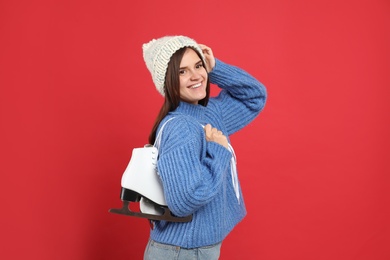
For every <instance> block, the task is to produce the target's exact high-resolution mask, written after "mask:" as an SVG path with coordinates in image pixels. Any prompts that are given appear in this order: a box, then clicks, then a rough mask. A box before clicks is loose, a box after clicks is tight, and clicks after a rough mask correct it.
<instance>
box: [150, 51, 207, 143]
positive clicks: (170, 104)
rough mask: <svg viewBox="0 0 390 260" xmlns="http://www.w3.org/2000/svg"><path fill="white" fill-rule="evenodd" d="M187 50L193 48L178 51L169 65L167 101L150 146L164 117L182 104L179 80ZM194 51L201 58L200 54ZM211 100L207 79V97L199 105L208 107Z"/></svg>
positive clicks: (159, 116) (165, 91) (156, 123)
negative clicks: (181, 64) (181, 63)
mask: <svg viewBox="0 0 390 260" xmlns="http://www.w3.org/2000/svg"><path fill="white" fill-rule="evenodd" d="M187 48H191V47H185V48H181V49H179V50H177V51H176V52H175V53H174V54H173V55H172V57H171V59H170V61H169V63H168V68H167V72H166V75H165V84H164V93H165V99H164V104H163V105H162V107H161V109H160V112H159V113H158V115H157V118H156V120H155V122H154V125H153V127H152V131H151V132H150V135H149V144H153V143H154V141H155V139H156V132H157V128H158V126H159V125H160V123H161V121H162V120H163V119H164V117H165V116H166V115H167V114H168V113H169V112H171V111H174V110H175V109H176V108H177V107H178V106H179V103H180V79H179V69H180V62H181V60H182V58H183V56H184V53H185V51H186V49H187ZM191 49H193V50H194V51H195V52H196V53H197V54H198V56H199V58H201V56H200V54H199V53H198V52H197V51H196V50H195V49H194V48H191ZM201 60H202V64H203V67H204V68H206V64H204V61H203V59H202V58H201ZM209 98H210V80H209V78H208V77H207V85H206V97H205V98H204V99H202V100H199V102H198V104H199V105H202V106H207V103H208V102H209Z"/></svg>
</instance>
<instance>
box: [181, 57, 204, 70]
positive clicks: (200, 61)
mask: <svg viewBox="0 0 390 260" xmlns="http://www.w3.org/2000/svg"><path fill="white" fill-rule="evenodd" d="M199 63H202V60H201V59H199V61H198V62H196V63H195V66H196V65H198V64H199ZM187 67H188V66H185V67H180V68H179V69H185V68H187Z"/></svg>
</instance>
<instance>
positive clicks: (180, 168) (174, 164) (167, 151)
mask: <svg viewBox="0 0 390 260" xmlns="http://www.w3.org/2000/svg"><path fill="white" fill-rule="evenodd" d="M209 77H210V82H211V83H213V84H215V85H217V86H218V87H220V88H221V91H220V93H219V95H218V96H217V97H213V98H210V100H209V103H208V105H207V107H204V106H201V105H192V104H189V103H185V102H181V103H180V105H179V106H178V107H177V109H176V110H175V111H173V112H170V113H169V114H168V115H167V116H166V117H165V118H164V120H163V121H162V122H161V124H160V127H161V125H162V124H163V123H164V122H165V121H166V120H168V119H169V118H172V117H175V119H174V120H172V121H170V122H169V123H168V124H166V126H165V128H164V130H163V133H162V139H161V145H160V147H159V159H158V172H159V174H160V177H161V180H162V183H163V187H164V193H165V198H166V201H167V204H168V207H169V208H170V210H171V211H172V212H173V213H174V214H175V215H176V216H187V215H190V214H193V219H192V221H191V222H187V223H175V222H166V221H157V222H156V223H155V228H154V229H153V230H151V238H152V239H153V240H155V241H157V242H160V243H164V244H170V245H176V246H180V247H184V248H195V247H202V246H208V245H212V244H216V243H219V242H221V241H222V240H223V239H224V238H225V237H226V236H227V235H228V234H229V232H230V231H231V230H232V229H233V228H234V226H235V225H237V224H238V222H240V221H241V220H242V219H243V218H244V216H245V215H246V209H245V205H244V201H243V197H242V194H241V189H240V198H239V199H237V197H236V194H235V191H234V188H233V185H232V176H231V174H230V161H231V158H232V154H231V152H230V151H229V150H228V149H226V148H225V147H223V146H222V145H219V144H217V143H215V142H207V141H206V138H205V133H204V130H203V128H202V125H206V124H211V125H212V126H213V127H216V128H217V129H219V130H221V131H222V132H223V133H224V135H226V136H229V135H231V134H233V133H235V132H236V131H238V130H240V129H241V128H243V127H244V126H246V125H248V124H249V123H250V122H251V121H252V120H253V119H254V118H255V117H256V116H257V115H258V114H259V112H260V111H261V110H262V109H263V107H264V105H265V100H266V90H265V87H264V86H263V85H262V84H261V83H260V82H258V81H257V80H256V79H255V78H253V77H252V76H251V75H249V74H248V73H247V72H245V71H243V70H242V69H240V68H237V67H235V66H231V65H228V64H226V63H223V62H222V61H220V60H218V59H216V65H215V67H214V69H213V71H212V72H210V73H209Z"/></svg>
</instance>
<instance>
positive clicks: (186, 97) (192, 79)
mask: <svg viewBox="0 0 390 260" xmlns="http://www.w3.org/2000/svg"><path fill="white" fill-rule="evenodd" d="M179 73H180V99H181V100H182V101H185V102H187V103H191V104H194V105H197V104H198V102H199V100H202V99H204V98H205V97H206V87H207V86H206V84H207V77H208V76H207V71H206V69H205V68H204V66H203V63H202V60H201V59H200V57H199V56H198V54H196V52H195V51H194V50H193V49H191V48H186V49H185V52H184V55H183V58H182V60H181V63H180V70H179Z"/></svg>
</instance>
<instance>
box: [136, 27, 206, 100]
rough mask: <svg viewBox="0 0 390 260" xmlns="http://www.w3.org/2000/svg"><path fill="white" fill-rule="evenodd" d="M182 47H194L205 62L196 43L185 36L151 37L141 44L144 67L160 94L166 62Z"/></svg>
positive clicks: (162, 93)
mask: <svg viewBox="0 0 390 260" xmlns="http://www.w3.org/2000/svg"><path fill="white" fill-rule="evenodd" d="M183 47H193V48H195V50H197V51H198V53H199V54H200V55H201V58H202V60H203V62H204V63H205V61H206V60H205V58H204V56H203V53H202V50H201V49H200V47H199V46H198V44H197V43H196V42H195V41H194V40H193V39H191V38H188V37H186V36H181V35H180V36H165V37H162V38H159V39H153V40H151V41H150V42H148V43H145V44H143V45H142V49H143V56H144V60H145V63H146V67H147V68H148V70H149V71H150V74H152V79H153V82H154V85H156V89H157V91H158V92H160V94H161V95H162V96H165V93H164V83H165V74H166V72H167V68H168V63H169V61H170V59H171V57H172V55H173V54H174V53H175V52H176V51H177V50H179V49H181V48H183Z"/></svg>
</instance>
